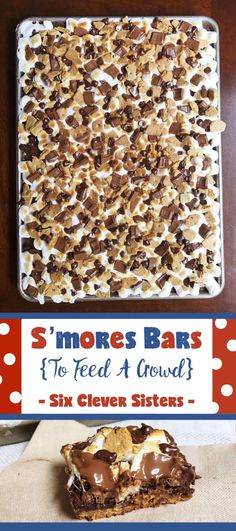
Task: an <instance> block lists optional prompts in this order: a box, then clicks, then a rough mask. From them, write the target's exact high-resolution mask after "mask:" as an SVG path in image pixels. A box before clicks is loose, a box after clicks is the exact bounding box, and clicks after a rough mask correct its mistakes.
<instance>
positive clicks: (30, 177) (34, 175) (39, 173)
mask: <svg viewBox="0 0 236 531" xmlns="http://www.w3.org/2000/svg"><path fill="white" fill-rule="evenodd" d="M42 173H43V171H42V170H41V169H39V170H37V171H35V172H34V173H31V175H28V177H27V180H28V181H29V182H30V183H33V182H34V181H36V179H39V178H40V177H41V176H42Z"/></svg>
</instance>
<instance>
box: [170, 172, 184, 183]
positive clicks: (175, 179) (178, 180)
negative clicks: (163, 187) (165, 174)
mask: <svg viewBox="0 0 236 531" xmlns="http://www.w3.org/2000/svg"><path fill="white" fill-rule="evenodd" d="M184 180H185V179H184V173H178V174H177V175H175V176H174V177H173V178H172V179H171V182H172V183H173V185H174V186H179V185H180V184H181V183H182V182H183V181H184Z"/></svg>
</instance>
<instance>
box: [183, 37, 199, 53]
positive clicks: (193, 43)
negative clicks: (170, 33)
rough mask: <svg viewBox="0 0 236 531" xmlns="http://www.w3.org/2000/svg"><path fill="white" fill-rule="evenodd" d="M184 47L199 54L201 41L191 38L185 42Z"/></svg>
mask: <svg viewBox="0 0 236 531" xmlns="http://www.w3.org/2000/svg"><path fill="white" fill-rule="evenodd" d="M184 46H187V47H188V48H189V49H190V50H192V51H193V52H197V51H198V49H199V41H197V40H196V39H191V38H189V39H187V40H186V41H185V43H184Z"/></svg>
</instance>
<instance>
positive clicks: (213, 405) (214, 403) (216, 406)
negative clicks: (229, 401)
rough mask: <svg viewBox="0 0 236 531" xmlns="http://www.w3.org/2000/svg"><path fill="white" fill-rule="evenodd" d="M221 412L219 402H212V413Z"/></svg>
mask: <svg viewBox="0 0 236 531" xmlns="http://www.w3.org/2000/svg"><path fill="white" fill-rule="evenodd" d="M218 411H219V404H217V402H212V403H211V411H210V412H211V413H218Z"/></svg>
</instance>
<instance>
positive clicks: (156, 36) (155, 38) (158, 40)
mask: <svg viewBox="0 0 236 531" xmlns="http://www.w3.org/2000/svg"><path fill="white" fill-rule="evenodd" d="M164 40H165V34H164V33H162V32H161V31H153V32H152V34H151V39H150V43H151V44H155V45H156V44H163V42H164Z"/></svg>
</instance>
